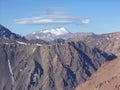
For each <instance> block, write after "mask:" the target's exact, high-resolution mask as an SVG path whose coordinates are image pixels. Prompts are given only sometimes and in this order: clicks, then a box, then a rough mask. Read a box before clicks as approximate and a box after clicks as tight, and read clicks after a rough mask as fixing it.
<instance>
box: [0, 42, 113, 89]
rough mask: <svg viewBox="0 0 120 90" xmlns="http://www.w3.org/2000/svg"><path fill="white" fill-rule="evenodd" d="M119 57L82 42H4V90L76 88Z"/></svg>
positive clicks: (0, 53)
mask: <svg viewBox="0 0 120 90" xmlns="http://www.w3.org/2000/svg"><path fill="white" fill-rule="evenodd" d="M113 58H115V56H114V55H110V56H109V55H108V54H106V53H104V52H102V51H100V50H99V49H97V48H93V49H90V48H89V47H87V46H86V45H85V44H84V43H82V42H71V43H64V44H56V45H41V46H37V45H26V44H19V43H16V44H10V43H9V44H4V43H3V44H0V72H2V73H1V75H0V81H1V82H0V90H74V89H75V87H76V86H77V85H78V84H79V83H82V82H84V81H85V80H86V79H87V78H88V77H90V76H91V75H92V74H93V73H94V72H95V71H96V70H97V69H98V68H99V67H100V66H101V65H102V64H103V63H105V62H106V61H107V60H112V59H113Z"/></svg>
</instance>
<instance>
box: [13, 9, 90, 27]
mask: <svg viewBox="0 0 120 90" xmlns="http://www.w3.org/2000/svg"><path fill="white" fill-rule="evenodd" d="M15 23H16V24H40V25H42V24H89V23H90V19H88V18H78V17H75V16H71V15H68V14H66V13H65V12H64V11H59V10H53V9H48V10H46V11H45V12H44V13H43V15H41V16H37V17H30V18H20V19H15Z"/></svg>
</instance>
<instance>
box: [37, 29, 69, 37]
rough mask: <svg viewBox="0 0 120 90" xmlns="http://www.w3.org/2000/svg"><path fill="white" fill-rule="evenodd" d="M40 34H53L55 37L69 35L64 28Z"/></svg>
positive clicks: (44, 31)
mask: <svg viewBox="0 0 120 90" xmlns="http://www.w3.org/2000/svg"><path fill="white" fill-rule="evenodd" d="M39 33H44V34H46V33H51V34H54V35H64V34H67V33H69V32H68V31H67V30H66V29H65V28H64V27H60V28H54V29H50V30H42V31H40V32H39Z"/></svg>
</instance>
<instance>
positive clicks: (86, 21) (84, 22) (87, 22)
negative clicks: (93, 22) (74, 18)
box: [81, 18, 90, 24]
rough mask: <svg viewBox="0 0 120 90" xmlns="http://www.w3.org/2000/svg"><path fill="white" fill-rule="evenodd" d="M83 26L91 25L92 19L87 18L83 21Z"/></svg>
mask: <svg viewBox="0 0 120 90" xmlns="http://www.w3.org/2000/svg"><path fill="white" fill-rule="evenodd" d="M81 23H82V24H89V23H90V19H88V18H86V19H83V20H82V21H81Z"/></svg>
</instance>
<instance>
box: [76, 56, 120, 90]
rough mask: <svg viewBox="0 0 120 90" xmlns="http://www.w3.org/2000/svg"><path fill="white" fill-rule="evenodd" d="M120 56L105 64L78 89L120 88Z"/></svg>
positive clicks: (118, 89) (100, 89) (108, 89)
mask: <svg viewBox="0 0 120 90" xmlns="http://www.w3.org/2000/svg"><path fill="white" fill-rule="evenodd" d="M119 68H120V58H118V59H116V60H113V61H111V62H109V63H106V64H104V65H103V66H102V67H101V68H100V69H99V70H98V71H97V72H96V73H95V74H94V75H93V76H92V77H91V78H89V79H88V81H86V82H85V83H83V84H81V85H79V86H78V87H77V88H76V90H120V70H119Z"/></svg>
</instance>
